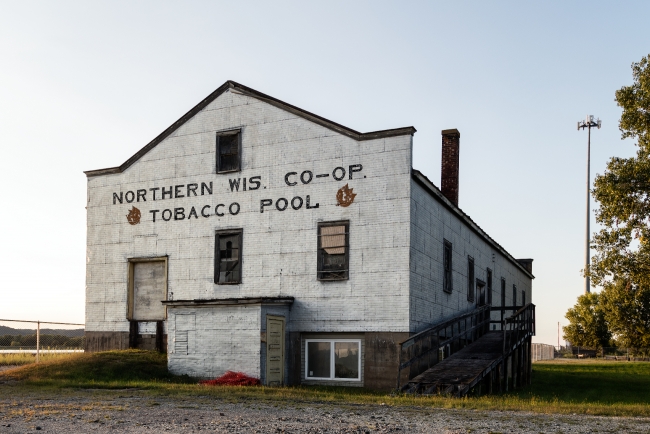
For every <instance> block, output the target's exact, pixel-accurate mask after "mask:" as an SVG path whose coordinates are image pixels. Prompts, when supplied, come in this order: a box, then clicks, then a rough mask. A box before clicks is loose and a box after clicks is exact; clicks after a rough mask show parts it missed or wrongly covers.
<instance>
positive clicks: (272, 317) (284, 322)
mask: <svg viewBox="0 0 650 434" xmlns="http://www.w3.org/2000/svg"><path fill="white" fill-rule="evenodd" d="M270 321H280V322H281V323H282V338H281V342H282V351H281V357H282V359H281V362H280V365H281V369H280V373H281V376H280V385H284V370H285V360H286V357H285V353H286V326H287V319H286V318H285V317H283V316H279V315H268V314H267V315H266V381H265V383H266V385H267V386H268V385H269V376H270V375H269V374H270V372H269V369H270V364H269V346H270V341H271V339H270V328H269V322H270Z"/></svg>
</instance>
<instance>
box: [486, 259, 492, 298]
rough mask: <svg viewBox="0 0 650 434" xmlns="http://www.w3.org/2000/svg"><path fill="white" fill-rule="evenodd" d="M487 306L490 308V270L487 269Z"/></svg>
mask: <svg viewBox="0 0 650 434" xmlns="http://www.w3.org/2000/svg"><path fill="white" fill-rule="evenodd" d="M487 304H488V305H489V306H492V270H490V269H489V268H488V269H487Z"/></svg>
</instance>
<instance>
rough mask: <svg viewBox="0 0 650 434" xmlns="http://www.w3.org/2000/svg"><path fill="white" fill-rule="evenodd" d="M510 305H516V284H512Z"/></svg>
mask: <svg viewBox="0 0 650 434" xmlns="http://www.w3.org/2000/svg"><path fill="white" fill-rule="evenodd" d="M512 305H513V306H517V285H512Z"/></svg>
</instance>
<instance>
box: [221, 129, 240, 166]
mask: <svg viewBox="0 0 650 434" xmlns="http://www.w3.org/2000/svg"><path fill="white" fill-rule="evenodd" d="M240 145H241V134H240V132H239V131H233V132H231V131H229V132H227V133H220V134H218V135H217V173H223V172H238V171H239V170H240V158H239V157H240V149H241V146H240Z"/></svg>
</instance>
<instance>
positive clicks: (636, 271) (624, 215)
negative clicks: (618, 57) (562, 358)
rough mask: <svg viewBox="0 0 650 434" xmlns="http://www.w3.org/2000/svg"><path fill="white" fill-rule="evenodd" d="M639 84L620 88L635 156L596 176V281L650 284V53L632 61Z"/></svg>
mask: <svg viewBox="0 0 650 434" xmlns="http://www.w3.org/2000/svg"><path fill="white" fill-rule="evenodd" d="M632 76H633V79H634V83H633V84H632V85H631V86H623V87H622V88H621V89H619V90H618V91H616V102H617V104H618V105H619V106H620V107H621V108H622V109H623V113H622V114H621V120H620V122H619V129H620V130H621V133H622V138H628V137H629V138H636V139H637V140H638V141H637V143H636V145H637V147H638V149H637V154H636V156H635V157H632V158H618V157H613V158H612V159H611V160H610V161H609V162H608V164H607V169H606V171H605V173H604V174H603V175H596V179H595V181H594V189H593V191H592V194H593V197H594V199H596V201H597V202H598V203H599V209H598V210H597V211H596V221H598V223H600V224H601V225H602V226H603V229H602V230H600V231H599V232H598V233H597V234H596V235H595V236H594V239H593V243H592V246H593V248H594V250H595V251H596V255H595V256H594V258H593V261H592V266H591V267H590V268H589V270H586V272H587V273H588V274H589V275H590V276H591V279H592V282H593V283H594V285H605V284H608V282H609V283H611V282H612V281H613V280H616V281H619V280H620V281H623V282H626V283H625V285H630V284H631V285H632V286H634V287H647V288H650V194H649V193H650V55H648V56H646V57H644V58H643V59H641V61H640V62H639V63H633V64H632Z"/></svg>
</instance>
